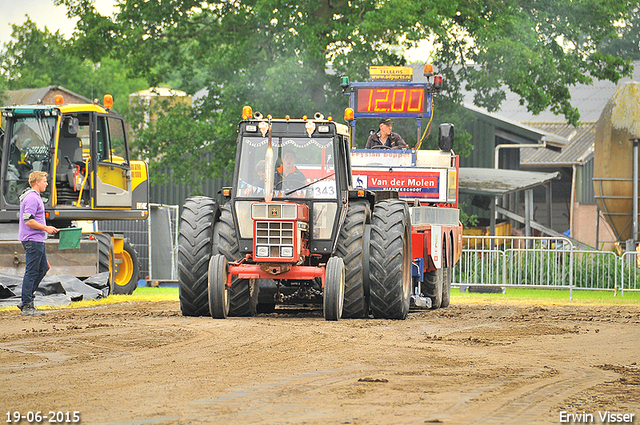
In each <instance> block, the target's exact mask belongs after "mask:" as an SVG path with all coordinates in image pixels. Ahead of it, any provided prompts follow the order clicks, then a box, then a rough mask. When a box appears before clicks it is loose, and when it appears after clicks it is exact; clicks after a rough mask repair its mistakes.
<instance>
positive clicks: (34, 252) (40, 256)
mask: <svg viewBox="0 0 640 425" xmlns="http://www.w3.org/2000/svg"><path fill="white" fill-rule="evenodd" d="M22 246H23V247H24V250H25V252H26V254H27V255H26V263H27V265H26V267H25V270H24V278H23V279H22V305H27V304H29V303H31V302H33V299H34V298H35V293H36V289H38V285H40V282H41V281H42V279H43V278H44V275H46V274H47V271H49V263H47V253H46V251H45V246H44V242H35V241H22Z"/></svg>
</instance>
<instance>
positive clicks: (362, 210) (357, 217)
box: [336, 202, 371, 318]
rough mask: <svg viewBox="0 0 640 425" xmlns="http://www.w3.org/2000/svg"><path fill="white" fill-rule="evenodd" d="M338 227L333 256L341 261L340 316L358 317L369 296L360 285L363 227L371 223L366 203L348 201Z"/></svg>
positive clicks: (365, 312) (363, 314)
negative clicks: (342, 264)
mask: <svg viewBox="0 0 640 425" xmlns="http://www.w3.org/2000/svg"><path fill="white" fill-rule="evenodd" d="M348 208H349V209H348V211H347V217H346V219H345V221H344V224H343V225H342V228H341V229H340V235H339V237H338V246H337V251H336V255H337V256H338V257H340V258H342V260H343V261H344V272H345V284H344V310H343V312H342V317H345V318H362V317H367V315H368V314H369V299H368V296H366V295H365V288H364V279H365V276H364V270H365V269H364V261H363V258H364V256H365V255H364V254H365V250H368V249H369V247H368V246H366V245H365V243H364V238H365V228H366V225H367V224H369V223H371V208H370V207H369V203H368V202H350V203H349V207H348Z"/></svg>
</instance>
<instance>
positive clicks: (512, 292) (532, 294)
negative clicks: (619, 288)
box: [451, 287, 640, 305]
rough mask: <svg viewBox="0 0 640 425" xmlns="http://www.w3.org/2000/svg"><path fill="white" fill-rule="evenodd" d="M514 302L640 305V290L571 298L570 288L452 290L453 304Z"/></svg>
mask: <svg viewBox="0 0 640 425" xmlns="http://www.w3.org/2000/svg"><path fill="white" fill-rule="evenodd" d="M485 302H491V303H493V302H496V303H513V304H538V305H539V304H562V305H631V304H635V305H640V292H631V291H626V292H625V293H624V296H622V294H621V293H620V292H618V293H617V295H616V294H614V292H613V291H589V290H582V289H580V290H576V289H574V290H573V299H572V300H570V299H569V290H568V289H538V288H531V289H529V288H508V287H507V288H506V291H505V293H504V294H475V293H466V292H460V291H459V290H458V288H453V289H452V291H451V304H455V303H460V304H463V303H469V304H472V303H485Z"/></svg>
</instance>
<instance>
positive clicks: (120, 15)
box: [55, 0, 638, 173]
mask: <svg viewBox="0 0 640 425" xmlns="http://www.w3.org/2000/svg"><path fill="white" fill-rule="evenodd" d="M55 1H56V2H57V3H59V4H60V3H64V4H66V5H67V7H68V9H69V13H70V14H71V15H72V16H78V17H79V18H80V22H79V24H78V28H79V32H78V34H77V40H76V42H77V43H79V45H80V44H81V45H82V46H84V47H83V49H84V50H85V51H92V52H93V54H99V53H103V54H105V55H113V54H117V55H118V57H122V58H126V60H127V66H128V68H129V69H130V70H131V71H132V72H134V73H135V74H136V75H141V76H145V77H147V78H148V79H149V81H150V82H151V83H152V84H156V83H158V82H161V81H168V80H172V81H177V82H179V84H180V86H179V87H175V88H179V89H182V90H185V91H187V92H190V93H193V92H195V90H197V89H199V88H201V87H203V86H206V87H207V89H208V95H207V97H206V98H205V99H204V101H203V102H202V104H201V105H200V107H199V110H198V112H197V115H198V117H199V119H202V120H207V121H208V122H209V123H210V126H211V135H215V140H214V141H215V143H219V144H224V143H226V144H228V145H230V146H232V145H233V142H232V141H233V140H234V134H235V123H236V122H237V121H238V119H239V116H240V110H241V108H242V105H243V104H245V103H249V104H251V105H253V106H254V110H256V109H258V110H261V111H263V112H265V113H270V114H272V115H273V116H284V115H285V114H289V115H291V116H302V115H303V114H312V113H313V112H315V111H323V112H324V113H325V115H327V114H331V115H333V116H336V117H340V116H341V115H342V109H343V107H344V106H346V100H345V99H344V97H342V96H341V94H340V88H339V77H340V76H341V75H348V76H349V77H350V78H351V80H352V81H357V80H360V81H362V80H364V79H365V78H366V77H367V69H368V67H369V66H370V65H402V64H405V59H404V58H403V57H402V55H401V54H400V53H398V52H399V51H400V50H399V48H400V47H411V46H414V45H415V44H416V43H417V42H419V41H421V40H424V39H431V40H433V43H434V46H435V51H434V55H433V59H434V61H435V62H436V63H437V64H438V65H439V67H440V68H441V70H442V71H443V72H444V74H445V76H446V77H447V80H448V85H447V91H446V93H445V94H446V96H445V98H446V99H447V100H448V101H449V103H448V104H447V105H445V107H443V108H442V109H443V110H445V111H449V112H450V113H452V114H457V111H459V106H455V105H460V103H461V102H460V90H461V89H462V88H467V89H470V90H472V91H473V92H474V93H475V97H474V103H475V104H476V105H478V106H483V107H486V108H487V109H489V110H496V109H497V108H498V107H499V104H500V102H501V101H502V100H503V99H504V92H503V87H508V88H509V89H510V90H512V91H513V92H515V93H517V94H519V95H520V97H521V99H522V103H523V104H526V106H527V108H528V109H529V110H530V111H532V112H534V113H537V112H540V111H542V110H544V109H546V108H550V109H551V110H552V111H554V112H555V113H557V114H563V115H564V116H565V117H566V118H567V120H568V121H569V122H571V123H573V124H576V123H577V121H578V119H579V115H578V112H577V110H576V109H575V108H574V107H572V105H571V99H570V94H569V90H568V87H569V86H571V85H574V84H578V83H581V84H585V83H586V84H588V83H590V82H591V81H592V78H604V79H608V80H611V81H614V82H617V81H618V79H619V78H621V77H622V76H624V75H629V74H630V72H631V64H630V60H629V59H628V58H622V57H618V56H616V55H613V54H607V53H605V52H603V51H601V48H602V46H603V41H605V40H608V39H613V38H614V37H616V36H617V35H616V29H617V27H616V26H615V25H616V23H619V22H622V21H624V20H628V19H631V15H632V11H633V10H637V9H638V2H637V1H627V0H617V1H614V0H580V1H575V0H503V1H500V2H496V1H493V0H478V1H468V0H451V1H448V2H442V1H435V0H296V1H291V0H246V1H239V0H232V1H226V0H225V1H221V0H220V1H208V2H202V1H200V0H198V1H196V0H180V1H171V2H164V1H163V2H161V1H158V0H150V1H146V2H139V1H137V0H120V1H119V3H118V7H119V11H118V12H117V13H116V14H115V15H114V17H112V18H109V17H103V16H100V15H99V14H98V13H97V12H96V10H95V8H94V7H93V6H92V4H91V2H90V0H55ZM92 23H93V25H92ZM96 28H97V29H96ZM94 59H96V60H97V59H98V58H97V57H96V58H94ZM470 63H472V64H473V65H469V64H470ZM439 118H441V117H439ZM448 118H449V119H450V120H452V121H454V122H455V121H456V120H458V121H459V120H460V118H459V117H457V115H452V116H451V117H448ZM434 133H436V132H434ZM435 137H436V134H432V136H431V138H430V142H429V143H431V145H434V144H435V141H434V140H435ZM207 141H208V142H211V138H210V137H209V138H207V139H203V140H201V146H205V145H206V143H205V142H207ZM176 142H177V141H176ZM149 143H153V141H152V140H149ZM158 143H160V141H158ZM196 145H197V144H191V146H196ZM229 151H231V149H230V150H229ZM193 153H195V152H193ZM159 158H160V157H159ZM178 159H179V158H177V157H172V156H171V155H170V154H168V153H167V154H166V155H164V156H162V159H161V160H162V161H167V163H171V162H175V161H176V160H178ZM223 162H224V161H223ZM222 171H223V170H218V172H220V173H221V172H222Z"/></svg>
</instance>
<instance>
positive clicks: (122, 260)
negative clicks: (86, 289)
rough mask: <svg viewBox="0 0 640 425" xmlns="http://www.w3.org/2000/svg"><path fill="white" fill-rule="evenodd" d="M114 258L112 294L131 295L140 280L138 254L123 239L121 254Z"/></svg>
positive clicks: (127, 241) (131, 245)
mask: <svg viewBox="0 0 640 425" xmlns="http://www.w3.org/2000/svg"><path fill="white" fill-rule="evenodd" d="M114 256H115V270H114V276H113V291H112V293H114V294H124V295H131V294H133V291H135V290H136V288H137V287H138V279H139V278H140V262H139V261H138V253H137V252H136V249H135V248H134V246H133V244H132V243H131V242H130V241H129V239H125V240H124V246H123V249H122V253H120V254H115V255H114Z"/></svg>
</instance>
